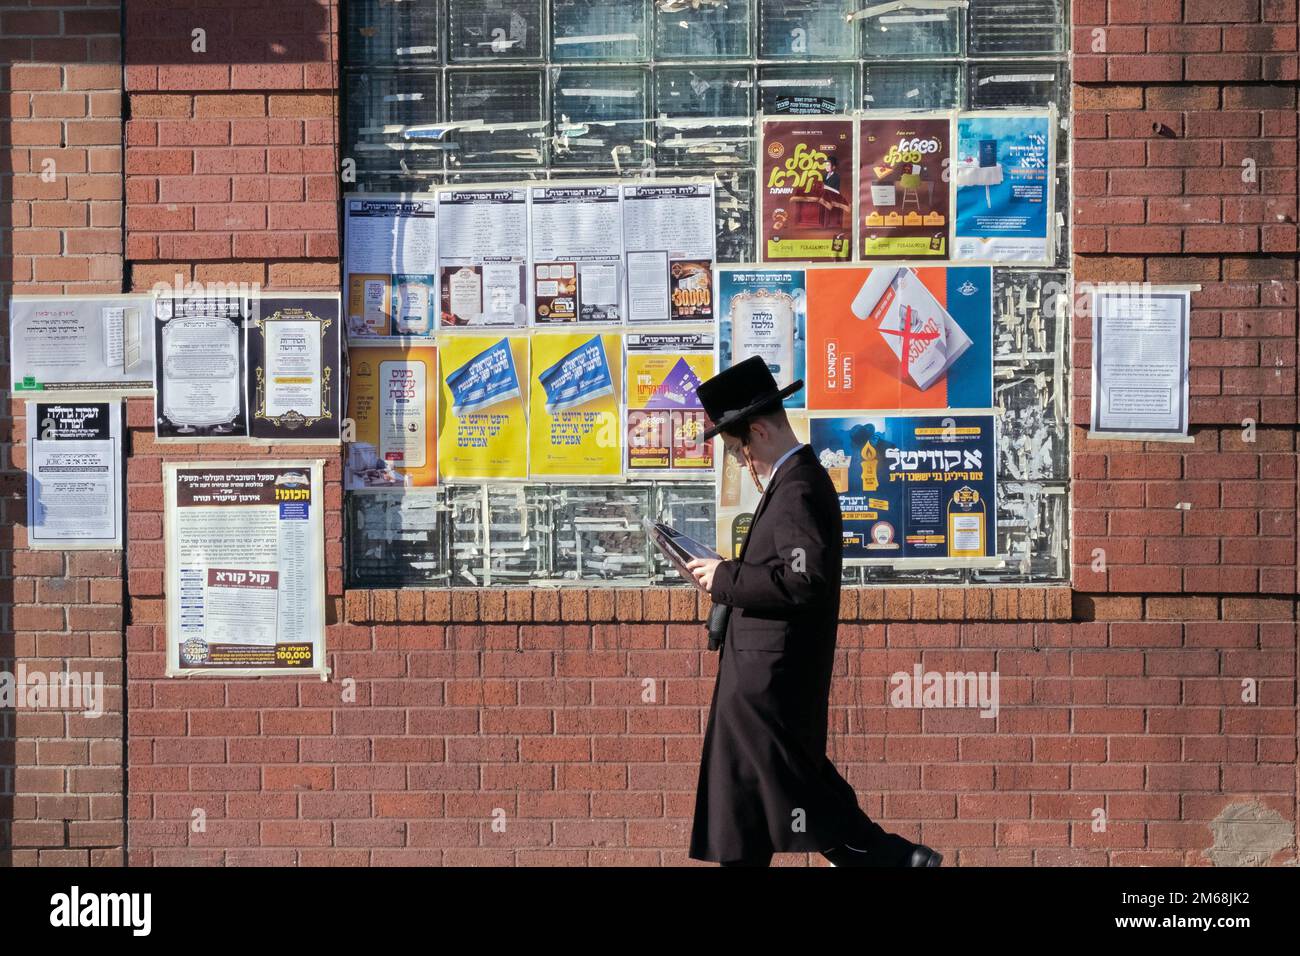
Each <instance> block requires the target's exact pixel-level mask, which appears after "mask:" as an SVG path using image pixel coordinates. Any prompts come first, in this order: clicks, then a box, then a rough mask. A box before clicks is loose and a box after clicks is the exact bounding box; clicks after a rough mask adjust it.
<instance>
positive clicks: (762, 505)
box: [736, 445, 812, 561]
mask: <svg viewBox="0 0 1300 956" xmlns="http://www.w3.org/2000/svg"><path fill="white" fill-rule="evenodd" d="M811 454H812V446H810V445H803V446H802V447H801V448H800V449H799V450H798V451H797V452H795V453H794V454H793V455H791V456H790V457H791V458H792V459H802V458H805V457H806V456H808V455H811ZM798 464H799V463H798V461H790V462H782V467H781V468H780V469H778V470H777V473H776V474H775V475H773V476H772V480H771V483H770V484H769V485H768V486H767V490H766V491H765V492H764V493H763V497H762V498H761V499H759V502H758V507H757V508H755V509H754V517H753V520H751V521H750V522H749V530H748V531H746V532H745V540H744V541H743V542H742V543H741V545H740V557H739V558H737V559H736V560H738V561H739V560H743V559H744V557H745V549H746V548H748V547H749V538H750V535H752V534H753V533H754V525H756V524H758V519H759V518H760V517H762V515H763V512H764V511H765V510H766V509H767V503H768V502H769V501H771V500H772V496H773V495H774V494H775V493H776V486H777V485H779V484H780V483H781V481H782V479H784V478H785V477H786V475H788V474H790V472H792V471H794V470H795V468H797V467H798Z"/></svg>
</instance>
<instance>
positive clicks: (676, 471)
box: [627, 331, 713, 478]
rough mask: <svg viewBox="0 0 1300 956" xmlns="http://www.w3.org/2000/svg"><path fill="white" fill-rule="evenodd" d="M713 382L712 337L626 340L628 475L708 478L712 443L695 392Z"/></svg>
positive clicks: (653, 335) (635, 336)
mask: <svg viewBox="0 0 1300 956" xmlns="http://www.w3.org/2000/svg"><path fill="white" fill-rule="evenodd" d="M712 377H713V333H712V332H676V331H672V332H634V333H629V334H628V336H627V472H628V474H629V475H646V474H660V475H665V476H670V477H674V478H683V477H701V478H712V477H713V442H712V441H703V440H702V439H701V436H702V435H703V434H704V430H705V429H706V428H707V427H708V425H709V418H708V416H707V415H706V414H705V413H704V407H703V406H702V405H701V404H700V400H699V397H698V396H697V395H696V394H695V390H696V389H697V388H698V387H699V384H700V382H702V381H705V380H707V379H710V378H712Z"/></svg>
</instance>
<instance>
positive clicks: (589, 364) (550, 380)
mask: <svg viewBox="0 0 1300 956" xmlns="http://www.w3.org/2000/svg"><path fill="white" fill-rule="evenodd" d="M530 392H531V394H530V397H529V416H528V436H529V439H528V445H529V465H528V471H529V474H530V475H531V476H532V477H535V478H617V477H619V476H620V475H621V474H622V466H623V433H622V427H621V417H622V416H621V414H620V412H621V405H622V397H623V344H622V341H621V336H619V335H618V334H616V333H609V334H604V335H600V334H597V335H592V334H591V333H589V332H580V333H554V332H536V333H534V334H533V336H532V372H531V384H530Z"/></svg>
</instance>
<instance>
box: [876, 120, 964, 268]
mask: <svg viewBox="0 0 1300 956" xmlns="http://www.w3.org/2000/svg"><path fill="white" fill-rule="evenodd" d="M951 127H952V117H951V115H949V114H947V113H943V114H939V115H937V116H914V115H913V116H903V115H900V116H897V117H892V116H891V117H886V118H879V117H878V116H877V115H876V114H875V113H872V114H871V115H870V116H864V117H863V118H862V119H860V120H859V121H858V149H859V153H858V155H859V156H860V157H861V159H860V161H859V164H858V254H859V256H860V257H861V258H863V259H929V260H940V261H942V260H944V259H947V258H948V231H949V228H950V226H951V222H950V210H949V208H948V205H949V202H948V200H949V190H948V185H949V183H948V180H949V168H948V167H949V162H950V158H951V157H950V155H949V146H950V144H951Z"/></svg>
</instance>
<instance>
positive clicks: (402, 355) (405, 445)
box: [346, 342, 438, 491]
mask: <svg viewBox="0 0 1300 956" xmlns="http://www.w3.org/2000/svg"><path fill="white" fill-rule="evenodd" d="M350 350H351V356H350V373H349V384H348V418H350V419H352V423H353V428H354V429H355V434H354V435H353V440H352V442H351V443H350V444H349V445H348V457H347V467H346V471H347V488H348V490H349V491H359V490H365V489H384V488H399V489H400V488H431V487H433V486H434V485H436V484H437V483H438V427H437V426H438V350H437V348H436V347H435V346H433V345H423V344H420V345H416V344H411V345H394V344H388V343H385V344H382V345H370V344H368V343H361V342H353V343H352V345H351V347H350Z"/></svg>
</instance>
